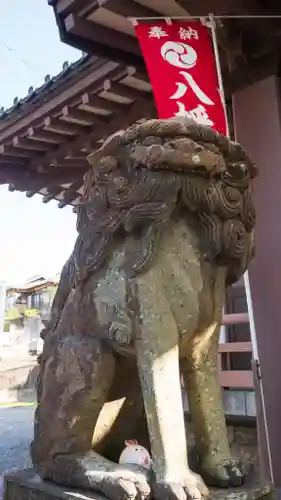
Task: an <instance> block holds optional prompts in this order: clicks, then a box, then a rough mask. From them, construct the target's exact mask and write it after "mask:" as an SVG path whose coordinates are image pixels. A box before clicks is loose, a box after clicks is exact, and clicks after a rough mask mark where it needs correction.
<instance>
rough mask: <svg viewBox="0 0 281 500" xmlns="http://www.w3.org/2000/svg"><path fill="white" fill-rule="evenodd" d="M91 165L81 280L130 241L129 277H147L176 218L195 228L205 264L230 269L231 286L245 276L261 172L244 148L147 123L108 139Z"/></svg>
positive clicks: (180, 123) (179, 123)
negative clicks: (132, 274)
mask: <svg viewBox="0 0 281 500" xmlns="http://www.w3.org/2000/svg"><path fill="white" fill-rule="evenodd" d="M88 161H89V163H90V165H91V170H90V171H89V172H88V173H87V174H86V176H85V196H84V201H83V202H82V203H81V205H80V206H79V208H78V221H77V226H78V232H79V233H80V235H81V238H80V240H79V238H78V241H77V248H76V268H77V273H78V276H80V277H81V278H83V277H85V276H86V275H88V274H89V273H91V272H94V271H95V270H96V269H97V268H98V267H99V266H100V265H101V264H102V263H103V261H104V259H105V258H106V256H107V255H108V252H110V249H111V248H112V242H113V241H115V242H116V238H121V239H122V238H123V239H124V238H125V237H126V234H127V235H128V234H130V235H131V237H132V238H133V239H135V241H136V251H135V256H134V262H133V264H132V270H133V272H136V273H137V272H141V271H143V270H144V269H145V267H146V266H147V265H149V263H150V262H151V261H152V259H153V256H154V255H155V253H156V252H157V241H158V238H159V237H161V228H163V225H164V224H166V225H167V224H169V223H171V220H172V218H174V217H186V220H187V224H189V223H192V224H193V226H194V227H195V230H196V231H198V235H199V238H200V242H201V244H202V252H203V253H204V255H205V257H206V258H207V259H209V260H211V261H213V262H216V263H218V264H221V265H225V266H227V269H228V283H232V282H233V281H236V280H237V279H238V278H239V277H240V276H241V274H243V272H244V271H245V270H246V269H247V266H248V263H249V260H250V258H251V256H252V255H253V250H254V235H253V228H254V224H255V210H254V207H253V204H252V196H251V189H252V180H253V178H254V177H255V176H256V175H257V171H256V168H255V166H254V165H253V164H252V163H251V161H250V159H249V158H248V156H247V155H246V153H245V152H244V150H243V149H242V147H241V146H240V145H239V144H237V143H235V142H232V141H230V140H229V139H227V138H226V137H224V136H222V135H221V134H219V133H217V132H215V131H214V130H212V129H210V128H209V127H205V126H202V125H199V124H197V123H195V122H194V121H193V120H190V119H186V118H173V119H169V120H149V121H147V122H144V123H141V124H136V125H133V126H132V127H130V128H128V129H127V130H124V131H120V132H118V133H116V134H114V135H112V136H110V137H109V138H108V139H107V140H106V141H105V142H104V144H103V145H102V147H101V148H100V149H99V150H97V151H95V152H94V153H92V154H91V155H89V157H88Z"/></svg>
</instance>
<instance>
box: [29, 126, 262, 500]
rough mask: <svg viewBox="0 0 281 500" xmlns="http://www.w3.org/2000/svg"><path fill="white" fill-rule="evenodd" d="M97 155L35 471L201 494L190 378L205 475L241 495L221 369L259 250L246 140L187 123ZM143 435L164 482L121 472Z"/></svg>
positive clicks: (42, 411) (92, 482)
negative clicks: (239, 285)
mask: <svg viewBox="0 0 281 500" xmlns="http://www.w3.org/2000/svg"><path fill="white" fill-rule="evenodd" d="M88 159H89V163H90V165H91V167H92V169H91V170H90V171H89V173H88V174H87V176H86V179H85V197H84V201H83V203H81V204H80V205H79V207H78V209H77V210H78V213H77V229H78V238H77V241H76V244H75V248H74V251H73V254H72V255H71V257H70V259H69V260H68V262H67V263H66V265H65V266H64V269H63V271H62V275H61V281H60V284H59V287H58V291H57V294H56V297H55V299H54V303H53V309H52V315H51V318H50V322H49V324H48V325H47V327H46V330H45V332H44V349H43V354H42V356H41V360H40V373H39V384H38V400H39V403H40V404H39V405H38V408H37V410H36V417H35V434H34V439H33V442H32V445H31V455H32V460H33V463H34V465H35V466H36V470H38V471H39V473H40V475H41V477H43V478H45V479H46V478H48V479H53V480H54V481H55V482H57V483H60V484H64V485H68V486H71V487H75V486H76V487H80V488H83V489H89V488H90V489H93V490H97V491H100V492H102V493H104V494H106V495H107V496H108V497H110V499H111V500H117V499H119V498H120V497H121V498H124V497H126V498H127V497H130V498H132V499H135V498H136V497H139V496H141V497H142V498H143V499H145V498H147V497H148V496H149V495H150V492H151V490H152V493H153V495H154V497H155V498H156V499H159V500H160V499H161V500H177V499H179V498H196V499H198V500H199V499H200V497H204V496H205V495H206V494H207V490H206V486H205V484H204V482H203V480H202V479H201V477H200V476H198V475H196V474H194V473H193V472H192V471H191V469H190V464H189V463H188V456H187V441H188V440H186V436H185V425H184V415H183V404H182V397H181V385H180V375H182V377H183V379H184V384H185V388H186V390H187V392H188V398H189V405H190V413H191V416H192V420H193V428H194V437H195V443H196V449H197V453H198V456H199V462H198V463H199V465H200V473H201V475H202V477H203V479H204V480H205V481H206V482H207V483H208V484H209V485H210V486H214V485H215V486H222V487H227V486H234V485H235V486H237V485H239V484H241V482H242V479H243V474H244V471H243V467H242V462H241V460H240V459H239V458H235V457H233V456H232V454H231V450H230V446H229V440H228V435H227V429H226V425H225V416H224V409H223V405H222V399H221V390H220V387H219V385H218V381H217V366H216V363H217V349H218V338H219V332H220V322H221V316H222V308H223V302H224V297H225V287H226V286H227V284H229V283H232V282H233V281H234V280H236V279H237V278H238V277H240V276H241V275H242V274H243V272H244V271H245V269H246V268H247V266H248V262H249V259H250V258H251V256H252V254H253V248H254V238H253V227H254V223H255V211H254V208H253V205H252V201H251V184H252V182H251V181H252V179H253V177H254V176H255V175H256V170H255V168H254V166H253V165H252V163H251V161H250V160H249V158H248V157H247V155H246V154H245V152H244V151H243V150H242V148H241V147H240V146H239V145H238V144H236V143H233V142H231V141H230V140H228V139H227V138H225V137H223V136H221V135H220V134H218V133H216V132H215V131H213V130H211V129H209V128H207V127H203V126H200V125H198V124H196V123H195V122H194V121H192V120H188V119H185V118H177V119H174V120H152V121H148V122H145V123H142V124H136V125H135V126H133V127H130V128H129V129H127V130H125V131H121V132H119V133H117V134H115V135H114V136H112V137H110V138H109V139H108V140H107V141H105V143H104V144H103V146H102V147H101V148H100V150H98V151H95V152H94V153H93V154H92V155H90V157H89V158H88ZM132 438H133V439H137V440H138V441H139V442H140V444H142V445H143V446H145V447H146V448H148V449H149V451H150V452H151V454H152V458H153V469H154V476H153V478H152V477H147V475H144V474H143V473H140V471H139V470H138V471H136V470H132V468H130V467H129V466H128V467H127V466H126V469H124V467H121V466H119V465H118V464H117V463H116V462H118V458H119V455H120V453H121V451H122V449H123V447H124V442H125V440H126V439H132Z"/></svg>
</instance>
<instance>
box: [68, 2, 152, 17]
mask: <svg viewBox="0 0 281 500" xmlns="http://www.w3.org/2000/svg"><path fill="white" fill-rule="evenodd" d="M95 3H96V4H97V7H98V8H99V7H102V8H104V9H106V10H109V11H110V12H113V13H114V14H118V15H119V16H122V17H153V16H154V17H155V19H156V18H158V17H159V15H160V14H159V12H156V11H155V10H153V9H150V8H148V7H145V6H144V5H140V4H139V3H136V2H134V1H133V2H132V1H131V0H96V2H95ZM72 12H73V11H72Z"/></svg>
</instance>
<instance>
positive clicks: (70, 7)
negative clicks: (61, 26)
mask: <svg viewBox="0 0 281 500" xmlns="http://www.w3.org/2000/svg"><path fill="white" fill-rule="evenodd" d="M90 3H92V0H58V2H57V3H56V6H55V10H56V12H57V14H59V15H64V16H65V15H66V14H70V13H71V12H72V13H73V14H76V13H77V12H79V10H81V8H82V6H83V5H87V4H90Z"/></svg>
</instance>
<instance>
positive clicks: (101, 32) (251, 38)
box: [48, 0, 281, 96]
mask: <svg viewBox="0 0 281 500" xmlns="http://www.w3.org/2000/svg"><path fill="white" fill-rule="evenodd" d="M48 2H49V4H50V5H52V7H53V9H54V12H55V16H56V21H57V24H58V28H59V32H60V37H61V39H62V40H63V41H64V42H66V43H68V44H69V45H72V46H74V47H76V48H79V49H81V50H84V51H86V52H88V53H90V54H94V55H98V56H100V57H105V58H107V59H108V60H111V61H118V62H122V63H123V64H130V65H133V66H134V67H136V68H139V69H142V70H143V69H144V61H143V58H142V54H141V50H140V47H139V44H138V41H137V39H136V36H135V32H134V27H133V25H132V23H131V21H130V20H129V18H138V17H151V18H153V17H155V18H157V17H159V16H165V17H176V16H187V15H197V16H198V15H200V16H201V15H202V16H208V14H209V13H210V12H212V13H214V14H215V15H218V16H224V15H228V16H229V15H237V14H239V15H246V16H247V15H253V16H263V15H267V16H268V15H272V14H280V13H281V5H280V6H279V5H278V2H276V0H266V1H264V0H48ZM218 35H219V36H218V37H219V43H220V50H221V61H222V67H223V73H224V78H225V80H226V88H227V93H228V95H229V96H230V95H231V93H232V92H233V91H235V90H237V89H240V88H242V87H243V86H245V85H248V84H249V83H252V82H253V81H256V80H259V79H262V78H264V77H266V76H268V75H271V74H279V52H280V44H281V19H275V20H273V19H271V20H270V19H267V20H264V19H257V18H256V19H238V20H237V19H236V20H222V21H221V22H220V23H219V33H218ZM230 67H231V73H230V74H229V68H230Z"/></svg>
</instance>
